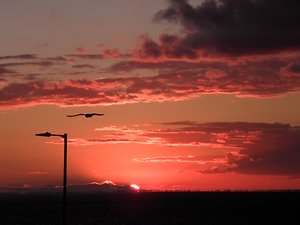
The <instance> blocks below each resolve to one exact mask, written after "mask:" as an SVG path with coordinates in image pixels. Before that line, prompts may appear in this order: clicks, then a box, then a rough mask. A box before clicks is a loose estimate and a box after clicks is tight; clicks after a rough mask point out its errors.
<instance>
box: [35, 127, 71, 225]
mask: <svg viewBox="0 0 300 225" xmlns="http://www.w3.org/2000/svg"><path fill="white" fill-rule="evenodd" d="M35 135H36V136H41V137H51V136H57V137H61V138H63V139H64V180H63V186H64V188H63V223H64V224H65V221H66V195H67V143H68V134H52V133H49V132H46V133H39V134H35Z"/></svg>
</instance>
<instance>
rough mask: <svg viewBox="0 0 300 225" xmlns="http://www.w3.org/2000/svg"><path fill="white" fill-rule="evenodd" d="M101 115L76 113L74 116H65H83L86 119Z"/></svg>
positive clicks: (101, 114) (100, 114)
mask: <svg viewBox="0 0 300 225" xmlns="http://www.w3.org/2000/svg"><path fill="white" fill-rule="evenodd" d="M103 115H104V114H103V113H78V114H75V115H67V117H75V116H85V117H86V118H91V117H93V116H103Z"/></svg>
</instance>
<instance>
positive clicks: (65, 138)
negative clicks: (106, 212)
mask: <svg viewBox="0 0 300 225" xmlns="http://www.w3.org/2000/svg"><path fill="white" fill-rule="evenodd" d="M63 138H64V182H63V184H64V190H63V207H64V209H63V217H64V218H63V221H64V224H66V206H67V155H68V148H67V143H68V134H64V135H63Z"/></svg>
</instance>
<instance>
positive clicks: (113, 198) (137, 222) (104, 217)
mask: <svg viewBox="0 0 300 225" xmlns="http://www.w3.org/2000/svg"><path fill="white" fill-rule="evenodd" d="M61 200H62V196H61V194H59V193H25V194H24V193H23V194H21V193H18V194H17V193H2V194H0V224H3V225H4V224H5V225H10V224H11V225H16V224H22V225H25V224H30V225H31V224H32V225H34V224H43V225H48V224H49V225H50V224H51V225H61V224H62V214H61V212H62V204H61ZM299 206H300V192H140V193H126V192H124V193H122V192H120V193H92V194H89V193H70V194H69V195H68V198H67V223H66V224H69V225H71V224H72V225H84V224H86V225H90V224H94V225H100V224H107V225H110V224H112V225H127V224H128V225H153V224H155V225H160V224H162V225H163V224H164V225H175V224H176V225H177V224H178V225H179V224H180V225H193V224H195V225H196V224H197V225H202V224H203V225H206V224H207V225H209V224H215V225H223V224H225V225H226V224H230V225H235V224H236V225H243V224H275V222H276V224H289V225H293V224H295V225H296V224H297V225H298V224H300V217H299V216H298V215H299V209H300V207H299Z"/></svg>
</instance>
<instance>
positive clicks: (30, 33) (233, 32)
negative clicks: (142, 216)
mask: <svg viewBox="0 0 300 225" xmlns="http://www.w3.org/2000/svg"><path fill="white" fill-rule="evenodd" d="M55 2H56V1H48V0H43V1H39V2H38V3H37V2H36V1H31V0H29V1H28V2H27V3H26V4H25V5H24V3H20V2H19V1H16V0H12V1H3V2H1V3H0V15H1V16H0V18H1V19H0V21H1V22H0V26H1V27H5V29H4V31H3V37H2V38H3V40H2V41H1V43H3V47H2V48H1V49H0V110H1V111H0V124H1V126H0V137H1V139H0V140H1V141H0V162H1V163H0V187H15V186H24V185H26V186H40V185H61V183H62V169H63V144H62V141H63V140H62V139H61V138H59V137H50V138H43V137H36V136H34V134H36V133H41V132H46V131H49V132H51V133H58V134H63V133H68V137H69V139H68V153H69V155H68V175H69V177H68V183H69V184H84V183H89V182H93V181H95V182H99V183H101V182H103V181H105V180H112V181H113V182H115V183H117V184H132V183H134V184H138V185H139V186H140V187H141V188H143V189H155V190H161V189H163V190H165V189H169V190H170V189H171V190H175V189H176V190H178V189H180V190H181V189H190V190H216V189H221V190H223V189H298V188H300V179H299V174H300V166H299V165H300V164H299V160H300V152H299V149H300V141H299V140H300V138H299V137H300V127H299V126H300V120H299V115H300V104H299V100H300V93H299V90H300V64H299V56H300V55H299V47H300V42H299V40H300V38H299V37H297V35H298V33H297V32H296V31H298V30H299V25H298V23H297V22H294V18H295V17H297V18H298V17H299V15H298V11H297V10H296V11H295V9H299V4H297V3H294V4H296V5H293V3H291V2H289V1H276V3H274V4H270V1H256V3H253V2H252V1H248V0H246V1H245V2H246V3H245V4H239V3H233V2H231V1H223V4H219V5H218V4H214V3H216V1H213V0H209V1H185V0H180V1H166V2H163V1H151V3H150V1H146V0H140V1H130V4H128V5H124V4H122V1H119V0H112V1H109V3H108V2H107V3H100V2H99V1H91V2H90V4H87V3H83V2H81V1H70V0H66V1H63V2H56V3H55ZM203 2H205V3H203ZM101 4H102V5H101ZM233 9H235V10H237V12H239V14H237V15H236V17H232V15H233V11H232V10H233ZM259 9H260V10H259ZM226 12H227V13H226ZM279 13H281V15H282V16H281V19H280V18H274V15H277V14H279ZM245 15H247V17H245ZM213 18H222V19H221V20H220V21H219V20H217V19H213ZM245 18H247V19H245ZM257 18H259V20H257ZM269 18H273V19H272V21H270V20H269ZM258 21H259V22H258ZM297 21H298V20H297ZM287 24H288V25H287ZM25 28H26V29H25ZM266 31H267V32H266ZM271 37H272V38H271ZM88 112H100V113H104V114H105V115H104V116H103V117H93V118H84V117H73V118H69V117H66V115H68V114H77V113H88Z"/></svg>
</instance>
